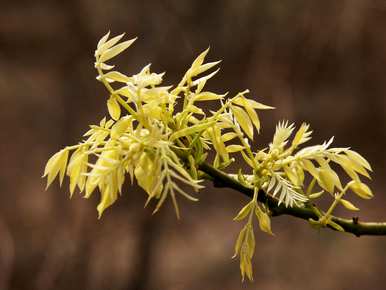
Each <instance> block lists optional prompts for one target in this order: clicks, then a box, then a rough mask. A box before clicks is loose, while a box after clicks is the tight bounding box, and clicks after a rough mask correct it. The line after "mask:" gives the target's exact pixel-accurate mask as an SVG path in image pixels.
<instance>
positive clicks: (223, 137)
mask: <svg viewBox="0 0 386 290" xmlns="http://www.w3.org/2000/svg"><path fill="white" fill-rule="evenodd" d="M236 137H237V134H236V133H235V132H228V133H225V134H224V135H221V140H222V141H223V142H228V141H230V140H232V139H234V138H236Z"/></svg>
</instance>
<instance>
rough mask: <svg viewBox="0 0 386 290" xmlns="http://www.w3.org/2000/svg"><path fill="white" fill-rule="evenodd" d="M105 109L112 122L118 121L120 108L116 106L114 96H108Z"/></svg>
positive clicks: (116, 102)
mask: <svg viewBox="0 0 386 290" xmlns="http://www.w3.org/2000/svg"><path fill="white" fill-rule="evenodd" d="M107 109H108V111H109V114H110V116H111V118H113V119H114V120H118V119H119V117H120V116H121V106H120V105H119V104H118V101H117V99H116V98H115V97H114V96H110V98H109V99H108V100H107Z"/></svg>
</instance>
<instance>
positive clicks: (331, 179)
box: [318, 166, 342, 193]
mask: <svg viewBox="0 0 386 290" xmlns="http://www.w3.org/2000/svg"><path fill="white" fill-rule="evenodd" d="M318 183H319V185H320V186H321V187H322V188H324V189H325V190H326V191H328V192H330V193H333V192H334V188H335V186H336V187H337V188H338V189H340V190H342V185H341V183H340V180H339V177H338V175H337V174H336V173H335V171H334V170H332V169H331V168H330V167H327V166H326V167H322V168H320V169H319V180H318Z"/></svg>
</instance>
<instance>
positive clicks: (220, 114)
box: [44, 33, 372, 279]
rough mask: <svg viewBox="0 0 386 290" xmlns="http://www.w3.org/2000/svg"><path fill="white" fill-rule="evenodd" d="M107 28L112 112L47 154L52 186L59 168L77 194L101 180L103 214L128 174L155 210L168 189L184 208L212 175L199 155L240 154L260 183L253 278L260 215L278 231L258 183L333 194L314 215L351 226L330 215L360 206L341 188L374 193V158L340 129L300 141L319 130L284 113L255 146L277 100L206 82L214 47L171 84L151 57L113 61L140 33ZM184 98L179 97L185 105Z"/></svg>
mask: <svg viewBox="0 0 386 290" xmlns="http://www.w3.org/2000/svg"><path fill="white" fill-rule="evenodd" d="M109 37H110V35H109V33H108V34H106V35H105V36H104V37H102V39H101V40H100V41H99V43H98V45H97V49H96V51H95V68H96V70H97V72H98V76H97V80H98V81H100V82H101V83H102V84H103V85H104V86H105V88H106V90H107V92H108V95H109V96H108V99H107V111H108V114H109V117H108V118H103V119H102V120H101V121H100V122H99V124H97V125H91V126H90V129H89V130H88V131H87V132H86V133H85V134H84V136H83V137H84V138H83V139H82V141H81V142H80V143H79V144H77V145H73V146H67V147H65V148H64V149H62V150H61V151H59V152H58V153H56V154H55V155H53V156H52V157H51V158H50V159H49V160H48V162H47V165H46V168H45V171H44V176H46V177H47V186H49V185H50V184H51V183H52V182H53V180H54V179H55V178H56V177H57V176H58V177H59V181H60V184H62V182H63V179H64V176H65V175H67V176H68V177H69V180H70V186H69V187H70V194H71V195H72V194H73V193H74V191H75V189H76V188H78V190H79V191H80V192H81V193H82V192H83V193H84V196H85V197H86V198H88V197H90V196H91V195H92V194H93V192H95V190H96V189H98V190H99V192H100V202H99V204H98V206H97V210H98V213H99V217H100V216H101V215H102V213H103V212H104V210H105V209H106V208H108V207H110V206H111V205H112V204H113V203H114V202H115V201H116V200H117V198H118V196H119V195H120V194H121V193H122V186H123V184H124V182H125V180H126V178H128V177H129V179H130V181H131V183H133V182H134V180H135V181H136V182H137V184H138V185H139V186H140V187H141V188H143V189H144V191H145V192H146V193H147V198H148V200H147V203H148V202H149V201H150V200H152V199H155V200H157V204H156V206H155V211H158V210H159V208H160V207H161V206H162V204H163V203H164V202H165V200H167V199H170V200H171V201H172V203H173V205H174V208H175V211H176V214H177V216H178V217H179V215H180V214H179V207H178V202H177V197H178V196H183V197H185V198H187V199H188V200H191V201H197V198H196V197H195V196H194V195H191V194H190V193H187V191H186V188H191V189H192V190H193V191H198V190H199V189H200V188H202V187H203V185H202V182H201V181H202V179H204V178H205V175H204V174H203V173H202V172H201V171H200V170H199V166H200V164H202V163H203V162H205V161H207V160H210V162H211V163H212V165H213V166H214V167H215V168H218V169H221V170H224V169H226V168H227V167H228V166H229V165H230V164H231V163H232V162H233V161H234V160H235V158H234V156H235V155H236V154H237V155H238V156H240V158H242V159H243V160H244V161H245V162H246V164H247V165H248V166H249V168H250V169H249V172H248V173H246V174H244V173H242V172H241V171H240V172H239V173H238V174H237V175H234V176H235V177H236V178H237V179H238V181H239V182H240V183H242V184H244V185H245V186H248V187H250V188H253V189H254V192H255V194H254V197H253V199H252V200H251V201H250V202H249V203H248V204H247V205H245V206H244V207H243V208H242V209H241V211H240V212H239V214H238V215H237V216H236V217H235V220H238V221H241V220H244V219H247V223H246V225H245V226H244V227H243V229H242V230H241V232H240V234H239V237H238V239H237V242H236V246H235V257H236V256H239V257H240V269H241V274H242V276H243V278H244V276H247V277H248V278H249V279H252V257H253V254H254V251H255V238H254V227H253V222H254V219H255V218H256V219H257V221H258V224H259V227H260V229H261V230H262V231H264V232H267V233H269V234H272V231H271V221H270V210H269V208H268V207H267V206H266V205H264V204H261V203H259V202H258V198H257V195H258V192H259V190H264V191H265V192H266V193H267V194H270V195H272V196H273V197H276V198H277V199H278V203H279V204H280V203H284V204H285V206H287V207H294V206H296V207H304V206H310V204H311V203H310V201H312V203H313V204H315V203H316V201H317V199H318V198H319V197H321V196H322V195H323V194H325V193H326V194H329V195H330V196H331V197H332V199H333V202H332V204H331V206H330V207H329V208H328V209H327V210H326V211H322V210H319V209H318V208H317V207H316V206H313V208H314V209H315V213H316V214H317V216H318V217H319V220H312V221H310V222H311V223H312V224H313V225H316V226H326V225H329V226H331V227H334V228H335V229H337V230H343V229H342V228H340V226H339V225H337V224H336V223H334V222H333V221H332V220H331V214H332V211H333V210H334V209H335V207H336V206H338V204H341V205H343V206H344V207H345V208H347V209H348V210H358V208H357V207H356V206H355V205H353V204H352V203H351V202H350V201H348V200H347V199H344V198H343V197H344V196H345V195H346V193H347V192H348V191H349V190H351V191H352V192H354V193H356V194H357V195H358V196H359V197H361V198H364V199H368V198H371V197H372V192H371V190H370V189H369V187H368V186H367V185H365V184H364V183H362V181H361V177H360V176H364V177H367V178H369V177H370V176H369V171H371V167H370V165H369V163H368V162H367V161H366V160H365V159H364V158H363V157H362V156H361V155H359V154H358V153H356V152H355V151H353V150H350V149H349V148H331V144H332V141H333V139H330V140H329V141H328V142H325V143H323V144H321V145H315V146H309V147H303V148H302V149H300V148H299V147H300V145H303V144H304V143H306V142H307V141H309V140H310V139H311V133H312V131H310V128H309V125H308V124H302V125H301V126H300V127H299V129H298V130H297V131H296V133H295V134H294V137H293V138H292V139H291V136H292V135H293V133H294V130H295V126H294V124H289V123H288V122H286V121H283V122H280V123H279V124H278V125H277V127H276V132H275V134H274V136H273V140H272V143H271V144H269V146H268V147H266V148H264V149H261V150H253V149H252V148H251V146H250V142H252V141H254V139H255V136H256V134H257V133H259V131H260V119H259V116H258V114H257V111H258V110H269V109H273V107H270V106H267V105H264V104H261V103H259V102H257V101H255V100H253V99H250V98H248V97H247V96H246V95H247V94H248V93H249V91H248V90H245V91H242V92H240V93H238V94H236V95H235V96H234V97H228V98H226V96H227V93H224V94H219V93H214V92H211V91H207V90H205V85H206V82H207V81H208V80H209V79H210V78H212V77H213V76H214V75H215V74H216V73H217V72H218V69H217V70H214V71H212V69H214V68H215V67H216V66H217V65H218V64H219V61H215V62H208V63H204V61H205V57H206V55H207V53H208V50H205V51H204V52H202V53H201V54H200V55H199V56H198V57H197V58H196V59H195V60H194V61H193V63H192V65H191V66H190V68H189V69H188V70H187V71H186V73H185V74H184V75H183V77H182V79H181V81H180V82H179V83H178V85H176V86H175V87H173V86H165V85H163V77H164V73H155V72H152V71H151V70H150V65H147V66H145V67H144V68H143V69H142V70H141V71H140V72H139V73H137V74H134V75H132V76H127V75H125V74H123V73H121V72H119V71H116V70H114V65H111V64H109V63H107V62H109V61H110V60H111V59H112V58H114V57H115V56H117V55H118V54H120V53H121V52H123V51H124V50H125V49H127V48H128V47H129V46H131V45H132V44H133V42H134V41H135V39H132V40H128V41H123V42H120V41H121V39H122V38H123V34H122V35H118V36H115V37H113V38H109ZM180 100H181V101H180ZM179 101H180V103H181V106H177V103H179ZM208 101H215V102H217V103H218V104H219V107H218V109H217V110H214V111H209V112H208V111H205V110H204V109H203V108H205V106H200V105H201V104H202V103H205V102H208ZM212 153H213V154H212ZM338 166H339V167H340V168H341V169H342V170H343V171H344V172H346V173H347V174H346V175H347V178H346V181H347V182H346V184H345V185H343V179H341V178H340V177H339V176H338V174H337V172H336V168H337V167H338Z"/></svg>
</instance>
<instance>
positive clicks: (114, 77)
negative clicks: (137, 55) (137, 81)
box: [103, 71, 130, 83]
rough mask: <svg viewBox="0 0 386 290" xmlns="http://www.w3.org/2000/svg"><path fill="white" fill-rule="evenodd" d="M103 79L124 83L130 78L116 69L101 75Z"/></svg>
mask: <svg viewBox="0 0 386 290" xmlns="http://www.w3.org/2000/svg"><path fill="white" fill-rule="evenodd" d="M103 77H104V78H105V79H107V80H108V81H109V82H112V81H116V82H121V83H126V82H128V81H129V80H130V78H129V77H128V76H126V75H124V74H122V73H120V72H118V71H111V72H108V73H106V74H104V75H103Z"/></svg>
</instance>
